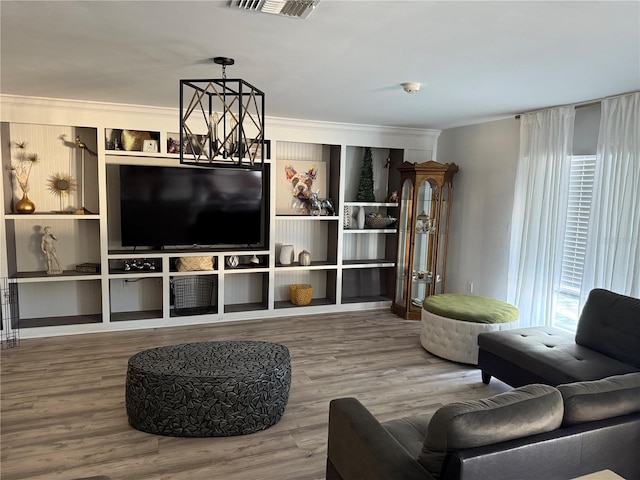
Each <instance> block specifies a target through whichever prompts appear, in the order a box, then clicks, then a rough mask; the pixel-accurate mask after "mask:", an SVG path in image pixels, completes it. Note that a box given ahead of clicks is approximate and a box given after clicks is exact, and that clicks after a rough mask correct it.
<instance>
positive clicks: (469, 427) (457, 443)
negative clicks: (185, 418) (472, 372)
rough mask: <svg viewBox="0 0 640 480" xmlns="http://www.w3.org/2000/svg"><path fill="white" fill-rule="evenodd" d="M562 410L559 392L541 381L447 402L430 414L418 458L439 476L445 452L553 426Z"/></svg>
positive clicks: (512, 437)
mask: <svg viewBox="0 0 640 480" xmlns="http://www.w3.org/2000/svg"><path fill="white" fill-rule="evenodd" d="M562 413H563V406H562V396H561V395H560V392H559V391H558V390H557V389H556V388H554V387H551V386H549V385H542V384H532V385H526V386H524V387H520V388H516V389H514V390H512V391H510V392H505V393H500V394H498V395H495V396H493V397H489V398H485V399H481V400H468V401H464V402H455V403H450V404H449V405H445V406H444V407H441V408H440V409H438V410H437V411H436V413H435V414H434V415H433V418H432V419H431V422H430V423H429V428H428V430H427V437H426V439H425V441H424V444H423V446H422V452H421V453H420V456H419V457H418V461H419V462H420V463H421V464H422V465H423V466H424V467H425V468H426V469H427V470H428V471H429V473H431V475H433V476H434V477H435V478H439V476H440V470H441V469H442V463H443V461H444V458H445V456H446V454H447V453H448V452H451V451H454V450H461V449H465V448H472V447H480V446H483V445H490V444H493V443H498V442H504V441H507V440H512V439H514V438H520V437H526V436H529V435H535V434H537V433H543V432H549V431H551V430H555V429H556V428H558V427H560V424H561V423H562Z"/></svg>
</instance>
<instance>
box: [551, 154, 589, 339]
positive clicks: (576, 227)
mask: <svg viewBox="0 0 640 480" xmlns="http://www.w3.org/2000/svg"><path fill="white" fill-rule="evenodd" d="M595 165H596V156H595V155H574V156H573V157H572V158H571V174H570V180H569V206H568V211H567V222H566V224H565V232H564V248H563V251H562V276H561V279H560V288H559V290H558V292H556V307H555V311H554V313H553V326H554V327H558V328H562V329H563V330H568V331H570V332H575V330H576V325H577V322H578V315H579V311H578V309H579V303H580V302H579V299H580V286H581V284H582V272H583V267H584V258H585V248H586V244H587V231H588V228H589V215H590V212H591V196H592V193H593V178H594V172H595Z"/></svg>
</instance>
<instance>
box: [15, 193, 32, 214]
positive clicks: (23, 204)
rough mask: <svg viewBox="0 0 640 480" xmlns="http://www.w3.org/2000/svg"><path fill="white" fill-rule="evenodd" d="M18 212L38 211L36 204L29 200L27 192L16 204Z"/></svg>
mask: <svg viewBox="0 0 640 480" xmlns="http://www.w3.org/2000/svg"><path fill="white" fill-rule="evenodd" d="M15 208H16V213H33V212H35V211H36V204H35V203H33V202H32V201H31V200H29V197H28V196H27V193H26V192H24V193H23V194H22V198H21V199H20V200H18V202H17V203H16V205H15Z"/></svg>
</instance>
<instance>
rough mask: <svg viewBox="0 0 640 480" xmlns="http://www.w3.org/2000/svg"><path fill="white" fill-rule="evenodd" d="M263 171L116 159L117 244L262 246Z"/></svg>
mask: <svg viewBox="0 0 640 480" xmlns="http://www.w3.org/2000/svg"><path fill="white" fill-rule="evenodd" d="M267 172H268V170H267V169H266V167H265V169H264V170H252V169H239V168H233V169H232V168H198V167H182V166H181V167H159V166H142V165H120V227H121V236H122V246H123V247H156V248H184V247H203V248H204V247H211V248H214V249H218V248H231V249H233V248H238V249H240V248H242V249H246V248H249V249H256V248H258V249H259V248H266V247H267V243H268V239H267V232H268V228H267V220H268V198H269V196H268V184H269V182H268V178H267V177H268V174H267Z"/></svg>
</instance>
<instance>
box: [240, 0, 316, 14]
mask: <svg viewBox="0 0 640 480" xmlns="http://www.w3.org/2000/svg"><path fill="white" fill-rule="evenodd" d="M318 3H320V0H232V1H231V2H230V3H229V6H230V7H231V8H239V9H241V10H255V11H261V12H264V13H271V14H273V15H282V16H284V17H293V18H307V17H308V16H309V15H311V12H313V10H314V9H315V8H316V5H318Z"/></svg>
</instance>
